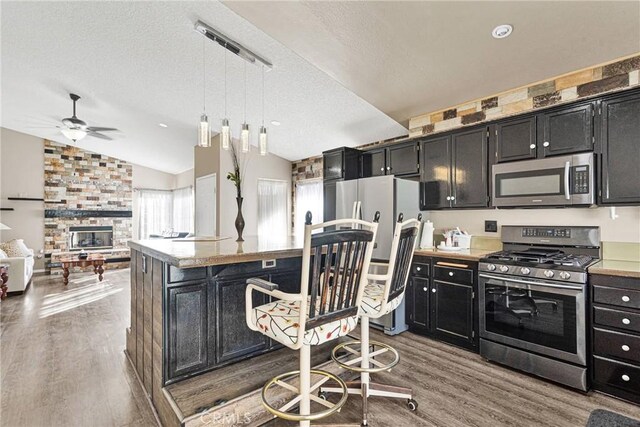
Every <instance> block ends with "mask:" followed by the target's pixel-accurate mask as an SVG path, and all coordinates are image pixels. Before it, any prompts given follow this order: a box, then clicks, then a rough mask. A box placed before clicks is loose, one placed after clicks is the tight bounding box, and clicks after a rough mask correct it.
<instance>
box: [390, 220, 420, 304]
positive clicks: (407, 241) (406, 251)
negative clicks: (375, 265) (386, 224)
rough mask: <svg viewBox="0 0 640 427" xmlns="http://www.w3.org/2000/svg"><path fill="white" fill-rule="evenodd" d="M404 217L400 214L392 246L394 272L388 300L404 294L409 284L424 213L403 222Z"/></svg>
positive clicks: (391, 277)
mask: <svg viewBox="0 0 640 427" xmlns="http://www.w3.org/2000/svg"><path fill="white" fill-rule="evenodd" d="M402 219H403V216H402V214H400V215H398V222H397V223H396V229H395V232H394V239H393V243H392V246H391V254H392V257H391V259H390V260H389V263H390V265H389V268H390V269H392V272H391V276H390V279H389V280H390V283H388V287H389V296H388V297H387V302H391V301H393V300H394V299H395V298H397V297H399V296H400V295H402V293H403V292H404V290H405V287H406V286H407V280H408V278H409V270H410V269H411V261H412V259H413V253H414V251H415V246H416V240H417V238H418V234H419V232H420V225H421V219H422V215H418V219H410V220H408V221H405V222H402Z"/></svg>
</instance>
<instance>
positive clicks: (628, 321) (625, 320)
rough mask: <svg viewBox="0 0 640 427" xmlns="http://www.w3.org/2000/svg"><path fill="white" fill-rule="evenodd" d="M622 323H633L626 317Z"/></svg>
mask: <svg viewBox="0 0 640 427" xmlns="http://www.w3.org/2000/svg"><path fill="white" fill-rule="evenodd" d="M622 323H624V324H625V325H628V324H629V323H631V320H629V319H627V318H626V317H625V318H624V319H622Z"/></svg>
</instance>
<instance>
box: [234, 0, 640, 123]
mask: <svg viewBox="0 0 640 427" xmlns="http://www.w3.org/2000/svg"><path fill="white" fill-rule="evenodd" d="M225 4H226V5H227V6H228V7H230V8H231V9H233V10H234V11H236V12H237V13H238V14H240V15H241V16H243V17H245V18H246V19H247V20H249V21H251V22H252V23H253V24H255V25H256V26H257V27H258V28H260V29H262V30H263V31H265V32H266V33H267V34H269V35H271V36H272V37H274V38H275V39H277V40H279V41H280V42H282V43H283V44H284V45H286V46H287V47H289V48H291V49H292V50H293V51H295V52H297V53H298V54H299V55H301V56H302V57H303V58H305V59H306V60H308V61H309V62H310V63H312V64H314V65H316V66H317V67H318V68H320V69H321V70H323V71H324V72H326V73H327V74H329V75H330V76H332V77H334V78H335V79H336V80H337V81H339V82H340V83H342V84H343V85H344V86H345V87H346V88H348V89H350V90H351V91H353V92H354V93H355V94H357V95H359V96H360V97H362V98H363V99H365V100H367V101H368V102H370V103H371V104H373V105H374V106H376V107H377V108H379V109H380V110H382V111H383V112H385V113H387V114H388V115H390V116H391V117H393V118H394V119H396V120H398V121H400V122H403V123H405V122H406V121H407V120H408V119H409V118H410V117H412V116H416V115H419V114H421V113H425V112H430V111H435V110H439V109H443V108H446V107H448V106H452V105H456V104H460V103H464V102H466V101H468V100H472V99H477V98H480V97H483V96H488V95H491V94H493V93H497V92H501V91H504V90H507V89H511V88H515V87H518V86H521V85H524V84H527V83H533V82H535V81H538V80H542V79H546V78H550V77H554V76H556V75H559V74H563V73H567V72H570V71H573V70H577V69H580V68H584V67H587V66H590V65H595V64H597V63H600V62H604V61H608V60H611V59H615V58H617V57H620V56H624V55H628V54H631V53H634V52H638V51H640V2H638V1H626V2H616V1H599V2H597V1H564V2H560V1H555V2H549V1H536V2H530V1H513V0H512V1H504V2H495V1H494V2H487V1H476V2H468V1H467V2H462V1H439V2H436V1H422V2H396V1H382V2H256V1H251V2H225ZM503 23H508V24H512V25H513V26H514V32H513V34H512V35H511V36H510V37H509V38H507V39H503V40H495V39H493V38H492V37H491V30H492V29H493V28H494V27H495V26H496V25H498V24H503Z"/></svg>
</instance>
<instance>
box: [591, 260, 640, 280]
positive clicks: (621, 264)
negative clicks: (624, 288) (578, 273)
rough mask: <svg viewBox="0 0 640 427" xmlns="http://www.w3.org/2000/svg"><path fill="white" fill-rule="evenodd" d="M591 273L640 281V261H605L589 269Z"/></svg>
mask: <svg viewBox="0 0 640 427" xmlns="http://www.w3.org/2000/svg"><path fill="white" fill-rule="evenodd" d="M589 273H591V274H606V275H610V276H622V277H635V278H638V279H640V261H615V260H607V259H603V260H600V261H598V262H596V263H595V264H593V265H592V266H591V267H589Z"/></svg>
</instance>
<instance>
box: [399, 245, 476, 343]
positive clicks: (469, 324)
mask: <svg viewBox="0 0 640 427" xmlns="http://www.w3.org/2000/svg"><path fill="white" fill-rule="evenodd" d="M476 275H477V263H476V262H469V261H465V260H451V259H440V258H427V257H420V256H418V257H414V260H413V265H412V269H411V276H410V278H409V282H408V287H407V294H406V310H407V313H406V318H407V323H408V325H409V330H411V331H412V332H415V333H418V334H422V335H427V336H430V337H433V338H435V339H438V340H440V341H444V342H448V343H450V344H454V345H457V346H459V347H463V348H466V349H469V350H473V351H477V350H478V337H477V333H476V330H477V328H478V321H477V319H478V302H477V300H476V298H475V295H476V290H477V280H476Z"/></svg>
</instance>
